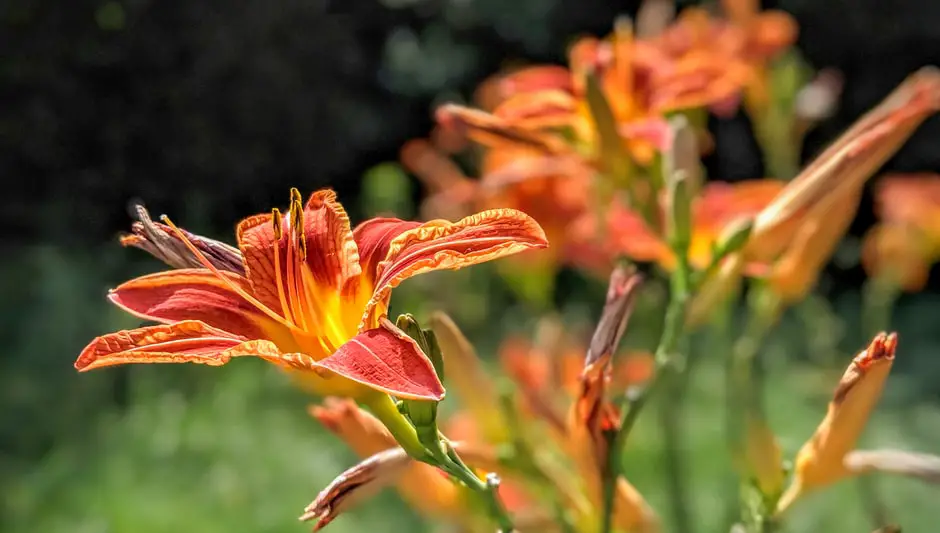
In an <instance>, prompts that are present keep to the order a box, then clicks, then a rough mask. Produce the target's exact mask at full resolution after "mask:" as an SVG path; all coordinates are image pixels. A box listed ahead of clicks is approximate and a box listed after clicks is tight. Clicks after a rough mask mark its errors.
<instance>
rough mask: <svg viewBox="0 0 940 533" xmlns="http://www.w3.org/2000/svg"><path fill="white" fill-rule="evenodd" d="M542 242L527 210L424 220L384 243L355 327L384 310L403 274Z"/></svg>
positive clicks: (495, 256)
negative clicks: (368, 297)
mask: <svg viewBox="0 0 940 533" xmlns="http://www.w3.org/2000/svg"><path fill="white" fill-rule="evenodd" d="M546 246H548V240H546V238H545V232H544V231H542V228H541V226H539V224H538V223H537V222H536V221H535V220H534V219H532V217H530V216H529V215H526V214H525V213H522V212H520V211H515V210H513V209H493V210H490V211H483V212H481V213H477V214H476V215H473V216H469V217H466V218H464V219H462V220H460V221H458V222H448V221H446V220H432V221H430V222H426V223H424V224H422V225H420V226H418V227H416V228H414V229H411V230H409V231H406V232H404V233H402V234H401V235H399V236H398V237H396V238H395V239H394V240H392V241H391V243H389V246H388V254H387V255H386V257H385V260H384V261H382V262H381V263H380V264H379V265H378V267H377V269H376V271H377V272H378V277H377V280H376V283H375V289H374V294H373V295H372V299H371V300H369V303H368V304H367V305H366V309H365V312H364V313H363V317H362V322H361V323H360V325H359V327H360V329H363V328H366V327H368V326H370V325H376V324H377V323H378V318H379V316H378V315H380V314H381V313H384V308H385V305H384V304H387V302H388V298H389V296H390V293H391V290H392V288H394V287H396V286H398V284H399V283H401V282H402V281H403V280H405V279H408V278H410V277H412V276H415V275H418V274H422V273H424V272H431V271H433V270H445V269H448V270H456V269H459V268H463V267H465V266H470V265H475V264H477V263H483V262H486V261H492V260H493V259H498V258H500V257H505V256H507V255H512V254H516V253H519V252H522V251H524V250H530V249H535V248H545V247H546ZM377 309H378V310H380V311H379V312H378V313H377V312H376V311H377Z"/></svg>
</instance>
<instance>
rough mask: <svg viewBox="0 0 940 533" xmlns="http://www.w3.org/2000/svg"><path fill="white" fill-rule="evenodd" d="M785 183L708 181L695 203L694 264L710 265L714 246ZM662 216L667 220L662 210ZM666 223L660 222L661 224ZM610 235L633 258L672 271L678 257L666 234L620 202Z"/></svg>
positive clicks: (691, 257) (699, 266)
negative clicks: (666, 238)
mask: <svg viewBox="0 0 940 533" xmlns="http://www.w3.org/2000/svg"><path fill="white" fill-rule="evenodd" d="M784 185H785V182H782V181H778V180H773V179H763V180H750V181H742V182H738V183H725V182H710V183H708V184H706V185H705V187H704V188H703V190H702V193H701V194H700V195H699V196H698V197H696V198H695V199H694V200H693V202H692V240H691V242H690V244H689V261H690V262H691V264H692V266H693V267H694V268H696V269H705V268H707V267H708V266H709V264H710V263H711V261H712V256H713V251H714V248H715V246H716V245H717V244H718V243H719V241H720V239H721V238H722V237H725V236H726V234H727V232H728V231H729V229H733V228H735V227H737V224H738V223H742V222H744V221H747V220H751V219H753V218H754V217H755V216H757V214H758V213H760V212H761V210H763V209H764V208H765V207H766V206H767V205H768V204H770V202H771V201H772V200H773V199H774V197H775V196H776V195H777V194H778V193H779V192H780V191H781V190H782V189H783V187H784ZM661 203H662V202H661ZM660 216H661V217H662V219H665V214H664V213H663V210H661V211H660ZM663 225H664V223H661V224H660V227H662V226H663ZM609 235H610V239H611V240H612V241H613V245H612V246H613V247H614V249H615V250H616V251H618V252H620V253H623V254H625V255H627V256H628V257H630V258H631V259H633V260H636V261H650V262H656V263H659V264H660V265H662V266H663V267H664V268H666V269H669V270H671V269H673V268H674V267H675V261H676V259H675V256H674V255H673V253H672V250H671V249H670V247H669V245H668V244H667V243H666V241H665V236H663V235H659V234H656V233H655V232H653V231H652V230H651V229H650V228H649V226H647V224H646V223H645V222H644V221H643V218H642V217H641V216H639V215H638V214H637V213H636V212H634V211H631V210H629V209H626V208H625V207H622V206H621V205H619V204H617V205H616V206H615V207H614V208H613V209H612V210H611V215H610V231H609Z"/></svg>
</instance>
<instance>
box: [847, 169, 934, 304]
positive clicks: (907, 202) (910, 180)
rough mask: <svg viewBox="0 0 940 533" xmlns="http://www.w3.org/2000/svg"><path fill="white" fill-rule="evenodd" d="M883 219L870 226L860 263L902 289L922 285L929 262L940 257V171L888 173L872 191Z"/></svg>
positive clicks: (909, 289)
mask: <svg viewBox="0 0 940 533" xmlns="http://www.w3.org/2000/svg"><path fill="white" fill-rule="evenodd" d="M875 208H876V211H877V213H878V215H879V217H880V218H881V222H880V223H879V224H877V225H876V226H875V227H873V228H872V229H871V230H869V232H868V234H867V235H866V236H865V242H864V247H863V249H862V265H863V266H864V267H865V270H866V271H867V272H868V274H869V275H871V276H875V275H883V276H888V277H889V278H891V280H892V281H893V282H894V283H896V284H897V285H898V286H899V287H900V288H902V289H904V290H906V291H909V292H915V291H919V290H921V289H923V288H924V286H925V285H926V284H927V277H928V275H929V272H930V265H931V264H933V263H935V262H937V261H938V260H940V174H930V173H921V174H907V175H905V174H892V175H890V176H886V177H884V178H881V180H880V181H879V182H878V184H877V186H876V189H875Z"/></svg>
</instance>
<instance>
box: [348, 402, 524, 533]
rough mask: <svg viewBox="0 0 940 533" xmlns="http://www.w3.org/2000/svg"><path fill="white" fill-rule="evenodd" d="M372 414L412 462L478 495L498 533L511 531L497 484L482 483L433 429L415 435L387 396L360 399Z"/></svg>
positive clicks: (426, 429) (511, 524) (509, 521)
mask: <svg viewBox="0 0 940 533" xmlns="http://www.w3.org/2000/svg"><path fill="white" fill-rule="evenodd" d="M363 403H364V404H365V405H366V406H368V407H369V409H370V410H371V411H372V414H374V415H375V417H376V418H378V419H379V420H380V421H381V422H382V424H384V425H385V427H386V428H387V429H388V431H389V432H390V433H391V434H392V436H393V437H395V440H396V441H397V442H398V444H399V445H400V446H401V447H402V448H403V449H404V450H405V451H406V452H408V455H410V456H411V457H413V458H414V459H416V460H418V461H421V462H423V463H427V464H429V465H431V466H435V467H437V468H440V469H441V470H443V471H444V472H446V473H448V474H450V475H451V476H453V477H454V478H456V479H457V480H459V481H461V482H462V483H463V484H464V485H466V486H467V487H468V488H470V490H472V491H474V492H476V493H477V494H479V495H480V496H481V497H482V498H483V500H484V503H485V504H486V506H487V509H488V510H489V513H490V515H491V516H492V517H493V520H494V521H495V522H496V524H497V525H498V526H499V532H500V533H509V532H511V531H513V530H514V526H513V523H512V519H511V518H510V517H509V514H508V513H507V512H506V509H505V508H504V507H503V505H502V502H500V500H499V494H498V492H497V489H498V487H499V483H498V480H497V481H495V482H494V481H489V480H488V481H483V480H481V479H480V478H479V477H477V475H476V474H474V473H473V471H472V470H471V469H470V467H468V466H467V465H466V463H464V462H463V460H462V459H461V458H460V456H459V455H457V452H456V451H455V450H454V449H453V448H452V447H451V446H449V445H445V440H444V439H443V438H442V436H441V435H440V433H438V431H437V429H436V427H434V428H432V429H433V433H429V430H428V428H422V433H421V434H420V435H419V433H418V431H417V430H416V429H415V427H414V426H413V425H412V424H411V423H410V422H409V421H408V419H407V418H406V417H405V416H404V415H403V414H402V413H401V412H399V411H398V406H397V405H395V401H394V400H393V399H392V397H391V396H389V395H387V394H376V395H373V396H370V397H368V398H366V399H364V400H363Z"/></svg>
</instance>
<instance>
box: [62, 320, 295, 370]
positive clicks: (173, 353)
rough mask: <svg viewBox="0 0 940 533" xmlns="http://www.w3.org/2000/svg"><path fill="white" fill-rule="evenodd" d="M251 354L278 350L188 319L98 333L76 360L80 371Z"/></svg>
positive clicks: (271, 356)
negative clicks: (102, 333) (106, 333)
mask: <svg viewBox="0 0 940 533" xmlns="http://www.w3.org/2000/svg"><path fill="white" fill-rule="evenodd" d="M246 355H253V356H257V357H261V358H263V359H267V360H272V361H277V360H278V359H279V358H280V353H279V352H278V350H277V348H276V347H275V346H274V344H273V343H271V342H268V341H260V340H254V341H246V340H245V339H243V338H241V337H237V336H235V335H232V334H231V333H228V332H226V331H222V330H220V329H216V328H213V327H210V326H208V325H206V324H204V323H202V322H198V321H195V320H187V321H183V322H177V323H175V324H165V325H159V326H149V327H145V328H138V329H134V330H125V331H118V332H116V333H111V334H109V335H104V336H102V337H98V338H96V339H95V340H93V341H91V343H89V344H88V346H86V347H85V349H84V350H82V353H81V354H80V355H79V356H78V359H77V360H76V361H75V368H76V369H77V370H79V371H80V372H84V371H86V370H93V369H95V368H102V367H106V366H114V365H123V364H130V363H200V364H206V365H211V366H219V365H224V364H225V363H227V362H229V360H230V359H231V358H232V357H239V356H246Z"/></svg>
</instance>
